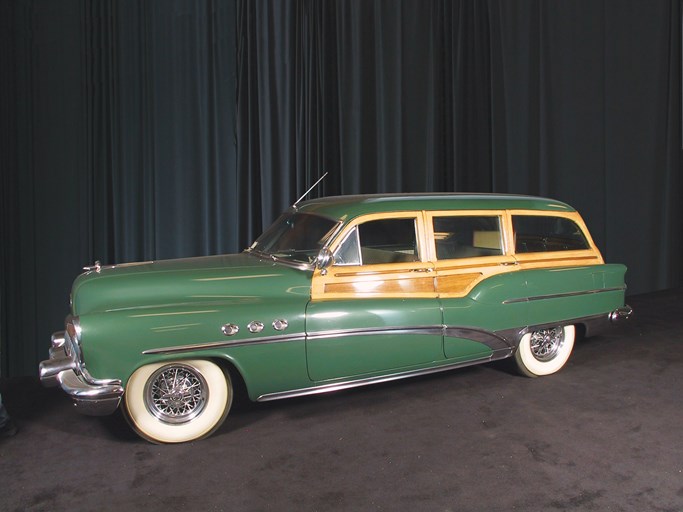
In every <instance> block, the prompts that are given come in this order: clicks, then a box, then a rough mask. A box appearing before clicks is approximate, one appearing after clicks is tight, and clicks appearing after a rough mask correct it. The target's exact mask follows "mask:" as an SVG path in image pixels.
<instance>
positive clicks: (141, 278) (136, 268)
mask: <svg viewBox="0 0 683 512" xmlns="http://www.w3.org/2000/svg"><path fill="white" fill-rule="evenodd" d="M311 275H312V273H311V272H310V271H307V270H300V269H297V268H292V267H289V266H286V265H283V264H281V263H275V262H273V261H272V260H265V259H261V258H258V257H256V256H253V255H249V254H246V253H241V254H231V255H218V256H205V257H199V258H184V259H177V260H162V261H152V262H143V263H127V264H123V265H113V266H109V267H101V268H100V269H99V270H90V271H88V272H85V273H84V274H81V275H80V276H78V278H76V281H75V282H74V285H73V288H72V291H71V302H72V314H74V315H83V314H86V313H91V312H95V311H97V312H104V311H115V310H122V309H133V308H143V307H157V306H171V305H175V304H191V303H220V302H226V301H233V302H234V301H235V300H239V299H254V298H261V297H277V296H280V297H287V296H291V295H297V296H301V295H310V282H311Z"/></svg>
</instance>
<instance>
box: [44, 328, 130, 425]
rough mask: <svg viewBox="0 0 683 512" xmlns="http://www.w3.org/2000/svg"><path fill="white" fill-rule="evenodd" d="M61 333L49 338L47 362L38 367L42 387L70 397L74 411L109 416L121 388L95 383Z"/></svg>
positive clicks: (106, 381)
mask: <svg viewBox="0 0 683 512" xmlns="http://www.w3.org/2000/svg"><path fill="white" fill-rule="evenodd" d="M73 343H74V342H73V341H72V340H71V339H70V337H69V335H68V334H67V333H66V332H64V331H60V332H56V333H54V334H53V335H52V347H51V348H50V358H49V359H47V360H45V361H43V362H41V363H40V366H39V367H38V372H39V376H40V381H41V383H42V384H43V386H45V387H56V386H61V388H62V389H63V390H64V391H65V392H66V393H67V394H68V395H69V396H70V397H71V399H72V400H73V402H74V406H75V407H76V410H77V411H78V412H80V413H81V414H87V415H89V416H104V415H107V414H111V413H113V412H114V411H115V410H116V408H117V407H118V406H119V404H120V403H121V397H122V396H123V387H122V386H121V381H120V380H118V379H95V378H93V377H92V376H91V375H90V374H89V373H88V371H87V370H86V369H85V366H84V365H83V363H82V362H81V361H80V360H79V357H78V355H77V354H78V353H79V351H77V350H76V348H75V347H74V346H73Z"/></svg>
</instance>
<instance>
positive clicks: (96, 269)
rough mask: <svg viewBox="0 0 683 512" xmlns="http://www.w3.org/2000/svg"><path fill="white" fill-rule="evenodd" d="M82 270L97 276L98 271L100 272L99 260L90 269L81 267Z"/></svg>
mask: <svg viewBox="0 0 683 512" xmlns="http://www.w3.org/2000/svg"><path fill="white" fill-rule="evenodd" d="M83 270H85V271H86V272H92V271H93V270H94V271H95V272H97V273H98V274H99V272H100V270H102V265H101V264H100V260H97V261H95V264H94V265H93V266H92V267H83Z"/></svg>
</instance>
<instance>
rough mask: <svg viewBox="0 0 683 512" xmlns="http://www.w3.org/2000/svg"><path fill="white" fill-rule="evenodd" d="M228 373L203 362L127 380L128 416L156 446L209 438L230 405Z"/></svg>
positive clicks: (157, 367)
mask: <svg viewBox="0 0 683 512" xmlns="http://www.w3.org/2000/svg"><path fill="white" fill-rule="evenodd" d="M232 395H233V391H232V383H231V381H230V376H229V375H228V373H227V372H223V370H222V369H221V368H220V367H219V366H218V365H216V364H215V363H212V362H211V361H206V360H202V359H193V360H187V361H174V362H164V363H155V364H149V365H146V366H143V367H141V368H138V369H137V370H136V371H135V372H134V373H133V375H131V377H130V379H129V380H128V385H127V386H126V392H125V395H124V404H125V406H124V407H125V413H126V416H127V418H128V420H129V422H130V423H131V425H132V426H133V428H134V429H135V430H136V431H137V432H138V434H140V435H141V436H142V437H144V438H145V439H147V440H149V441H152V442H156V443H183V442H187V441H193V440H196V439H201V438H203V437H206V436H208V435H210V434H211V433H212V432H213V431H215V430H216V429H217V428H218V427H220V425H221V424H222V423H223V420H224V419H225V417H226V416H227V414H228V411H229V410H230V405H231V404H232Z"/></svg>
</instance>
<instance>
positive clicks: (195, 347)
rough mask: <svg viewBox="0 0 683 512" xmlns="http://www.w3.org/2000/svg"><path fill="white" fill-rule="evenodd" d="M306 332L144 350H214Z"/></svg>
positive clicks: (278, 340) (300, 337) (275, 340)
mask: <svg viewBox="0 0 683 512" xmlns="http://www.w3.org/2000/svg"><path fill="white" fill-rule="evenodd" d="M305 339H306V334H305V333H297V334H286V335H283V336H264V337H262V338H247V339H243V340H234V341H213V342H209V343H197V344H196V345H179V346H177V347H161V348H152V349H149V350H144V351H143V352H142V353H143V354H144V355H153V354H179V353H182V352H192V351H194V350H212V349H217V348H226V347H240V346H243V345H259V344H263V343H282V342H287V341H300V340H305Z"/></svg>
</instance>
